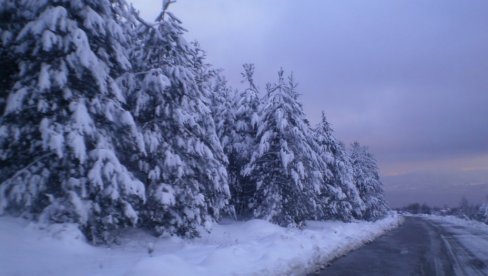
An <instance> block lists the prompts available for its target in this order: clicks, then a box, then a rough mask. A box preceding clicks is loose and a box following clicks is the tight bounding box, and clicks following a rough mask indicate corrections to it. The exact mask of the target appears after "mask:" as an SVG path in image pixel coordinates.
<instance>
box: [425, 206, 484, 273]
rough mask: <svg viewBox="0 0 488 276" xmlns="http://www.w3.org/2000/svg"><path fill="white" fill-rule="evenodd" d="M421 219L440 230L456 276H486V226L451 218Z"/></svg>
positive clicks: (476, 222)
mask: <svg viewBox="0 0 488 276" xmlns="http://www.w3.org/2000/svg"><path fill="white" fill-rule="evenodd" d="M422 217H424V218H426V219H428V220H431V221H433V222H435V223H436V224H437V225H439V226H440V227H441V228H442V233H443V234H440V236H441V238H442V240H443V242H444V244H445V245H446V249H447V251H448V254H449V255H450V256H451V259H452V266H453V268H454V271H455V273H456V275H487V273H488V267H487V266H486V260H488V225H486V224H484V223H482V222H478V221H473V220H465V219H460V218H457V217H453V216H445V217H442V216H431V215H422Z"/></svg>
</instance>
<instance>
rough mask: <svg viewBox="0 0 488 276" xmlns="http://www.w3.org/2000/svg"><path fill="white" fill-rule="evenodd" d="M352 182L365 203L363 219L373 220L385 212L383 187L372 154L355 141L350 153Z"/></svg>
mask: <svg viewBox="0 0 488 276" xmlns="http://www.w3.org/2000/svg"><path fill="white" fill-rule="evenodd" d="M350 158H351V163H352V168H353V176H354V184H355V185H356V187H357V189H358V191H359V196H360V197H361V199H362V200H363V202H364V204H365V211H364V213H363V215H362V218H363V219H366V220H375V219H378V218H381V217H383V216H384V215H385V214H386V211H387V209H388V208H387V206H386V203H385V201H384V199H383V187H382V185H383V184H382V183H381V181H380V177H379V174H378V166H377V165H376V160H375V159H374V157H373V155H372V154H371V153H370V152H369V151H368V149H367V148H366V147H364V146H361V145H360V144H359V143H357V142H355V143H353V144H352V146H351V153H350Z"/></svg>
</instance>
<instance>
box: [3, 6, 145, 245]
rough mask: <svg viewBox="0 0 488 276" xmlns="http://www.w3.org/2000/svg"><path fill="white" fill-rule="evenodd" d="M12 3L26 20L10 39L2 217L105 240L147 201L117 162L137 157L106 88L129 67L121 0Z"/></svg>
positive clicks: (117, 96)
mask: <svg viewBox="0 0 488 276" xmlns="http://www.w3.org/2000/svg"><path fill="white" fill-rule="evenodd" d="M15 2H16V5H17V6H16V9H18V10H20V11H23V12H25V13H26V14H27V15H28V16H27V18H28V19H29V22H28V23H27V24H25V25H23V26H22V29H21V31H20V32H19V33H18V35H17V36H16V37H15V38H14V40H13V41H14V42H13V43H14V45H15V47H14V49H13V51H14V54H15V56H16V59H17V62H18V68H19V74H18V76H17V77H16V81H15V83H14V84H13V86H12V87H11V88H10V89H9V90H8V91H7V93H8V98H7V101H6V107H5V112H4V114H3V115H2V117H1V119H0V202H1V206H0V211H1V212H2V213H4V212H6V213H11V214H17V215H24V216H28V217H30V218H33V219H41V220H44V221H49V222H76V223H78V224H79V225H80V227H81V229H82V230H83V232H84V233H85V234H86V236H87V237H88V238H89V239H90V240H92V241H93V242H95V243H97V242H110V240H111V239H112V235H110V233H111V232H112V231H113V230H116V229H120V228H123V227H126V226H128V225H135V224H136V223H137V222H138V219H139V216H138V209H139V208H140V206H141V205H142V203H143V202H144V200H145V190H144V185H143V184H142V182H140V181H139V180H138V179H136V178H135V177H134V176H133V174H132V173H131V172H129V171H128V170H127V168H126V166H125V165H124V163H123V162H122V161H121V160H126V159H127V158H126V157H123V156H124V155H126V153H127V152H139V151H143V143H142V137H141V136H140V135H139V134H138V132H137V127H136V125H135V123H134V120H133V117H132V115H131V114H130V112H128V111H127V110H126V109H125V108H124V106H125V98H124V96H123V95H122V93H121V91H120V89H119V87H118V86H117V84H116V83H115V81H114V79H115V78H117V77H118V76H119V75H121V74H122V73H123V72H125V71H126V70H128V69H129V68H130V64H129V61H128V59H127V55H126V51H125V50H124V49H125V48H126V47H127V45H126V44H125V43H126V41H125V38H124V36H125V32H124V30H123V29H122V27H121V25H120V24H119V20H121V17H122V16H123V15H120V14H117V13H116V10H118V9H116V7H117V5H118V4H121V3H123V0H111V1H109V0H58V1H27V0H25V1H24V0H19V1H15ZM2 96H3V95H2Z"/></svg>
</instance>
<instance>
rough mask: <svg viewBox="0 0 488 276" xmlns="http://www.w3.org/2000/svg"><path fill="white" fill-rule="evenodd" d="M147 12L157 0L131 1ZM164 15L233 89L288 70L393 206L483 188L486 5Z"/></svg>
mask: <svg viewBox="0 0 488 276" xmlns="http://www.w3.org/2000/svg"><path fill="white" fill-rule="evenodd" d="M132 2H133V3H134V5H135V6H136V7H137V8H138V9H139V10H141V15H142V16H143V17H145V18H147V19H148V20H151V19H154V18H155V17H156V15H157V13H158V11H159V9H160V7H161V1H160V0H133V1H132ZM171 10H172V12H173V13H174V14H175V15H176V16H177V17H179V18H180V19H181V20H182V21H183V25H184V27H185V28H187V29H188V30H189V33H188V34H187V36H186V38H187V39H188V40H194V39H196V40H198V41H199V42H200V44H201V45H202V47H203V48H204V49H205V50H206V51H207V54H208V60H209V62H210V63H212V64H213V65H214V66H216V67H220V68H223V69H224V70H225V73H224V74H225V75H226V77H227V78H228V79H229V80H230V82H231V84H232V85H233V86H235V87H239V86H240V85H241V84H240V82H239V81H240V72H241V65H242V64H243V63H248V62H252V63H254V64H255V65H256V74H257V76H256V79H257V80H258V82H259V83H260V86H261V87H264V85H265V83H266V82H267V81H273V80H274V79H275V76H276V72H277V70H278V69H279V68H280V67H283V68H284V69H285V70H286V71H293V72H294V74H295V76H296V79H297V80H298V82H299V85H300V86H299V90H300V92H301V93H302V97H301V100H302V102H303V104H304V108H305V112H306V113H307V115H308V117H309V119H310V120H311V121H312V122H316V121H317V120H318V118H319V115H320V112H321V110H324V111H325V113H326V115H327V116H328V118H329V121H330V122H331V123H332V125H333V127H334V129H335V131H336V135H337V136H338V138H340V139H342V140H343V141H345V142H346V143H350V142H352V141H354V140H357V141H359V142H360V143H362V144H365V145H368V146H369V147H370V149H371V151H372V152H373V153H374V154H375V156H376V157H377V159H378V162H379V165H380V168H381V174H382V176H383V181H384V183H385V190H386V192H387V198H388V199H389V201H390V203H391V205H392V206H394V207H396V206H400V205H403V204H406V203H409V202H414V201H421V202H427V203H431V204H436V205H443V204H450V205H455V204H457V203H458V202H459V200H460V198H461V196H463V195H464V196H466V197H467V198H468V199H470V200H471V201H474V202H480V201H482V200H485V199H486V196H488V16H487V11H488V1H486V0H470V1H460V0H429V1H425V0H395V1H391V0H370V1H364V0H336V1H332V0H304V1H292V0H206V1H203V0H179V1H178V2H177V3H176V4H174V5H173V6H172V9H171Z"/></svg>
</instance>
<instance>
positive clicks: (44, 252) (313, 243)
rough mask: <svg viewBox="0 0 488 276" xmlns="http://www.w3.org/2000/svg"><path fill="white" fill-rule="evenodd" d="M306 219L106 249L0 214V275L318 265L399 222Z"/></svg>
mask: <svg viewBox="0 0 488 276" xmlns="http://www.w3.org/2000/svg"><path fill="white" fill-rule="evenodd" d="M401 221H402V218H401V217H400V216H398V215H396V214H394V213H392V214H390V215H389V216H388V217H387V218H385V219H383V220H379V221H377V222H374V223H372V222H352V223H343V222H334V221H329V222H316V221H309V222H308V223H307V226H306V227H305V229H303V230H299V229H286V228H282V227H279V226H276V225H273V224H270V223H268V222H266V221H262V220H251V221H247V222H224V223H222V224H219V225H215V227H214V229H213V230H212V233H210V234H209V233H204V234H202V237H201V238H199V239H195V240H183V239H180V238H175V237H169V238H160V239H157V238H154V237H151V236H149V235H147V234H145V233H143V232H141V231H135V230H134V231H131V232H128V233H126V234H124V235H123V236H122V237H121V239H120V245H117V246H113V247H111V248H106V247H93V246H91V245H89V244H87V243H86V242H85V240H84V239H83V236H82V234H81V233H80V232H79V230H78V229H77V228H76V227H75V226H74V225H70V224H64V225H51V226H42V225H38V224H33V223H28V222H25V221H23V220H21V219H15V218H9V217H0V245H1V246H0V275H67V274H69V275H125V276H131V275H145V276H150V275H283V274H285V275H286V274H288V275H290V274H293V275H296V274H305V273H308V272H313V271H314V270H315V269H316V268H318V266H320V265H322V264H325V263H327V262H328V261H330V260H332V259H334V258H336V257H339V256H341V255H343V254H345V253H347V252H349V251H350V250H353V249H355V248H357V247H359V246H361V245H363V244H364V243H366V242H368V241H371V240H373V239H374V238H376V237H378V236H379V235H381V234H383V233H385V232H386V231H388V230H391V229H393V228H395V227H396V226H398V225H399V224H400V223H401Z"/></svg>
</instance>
